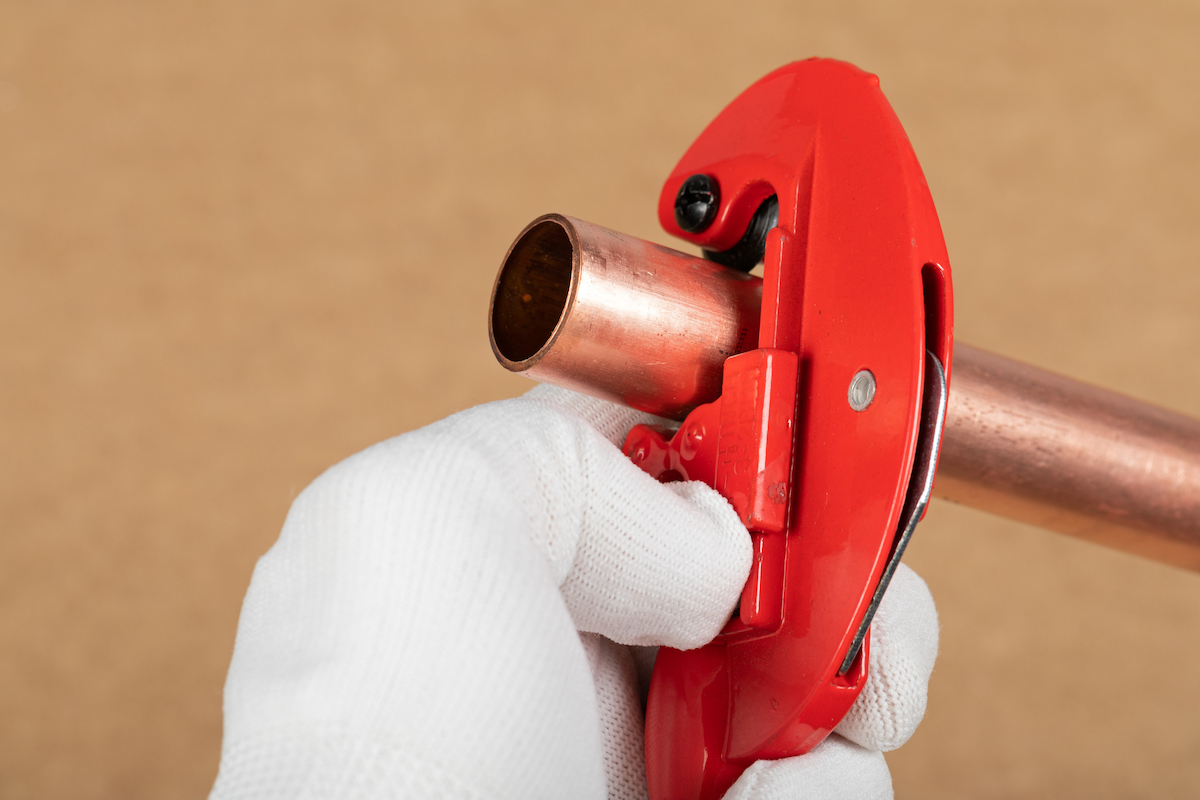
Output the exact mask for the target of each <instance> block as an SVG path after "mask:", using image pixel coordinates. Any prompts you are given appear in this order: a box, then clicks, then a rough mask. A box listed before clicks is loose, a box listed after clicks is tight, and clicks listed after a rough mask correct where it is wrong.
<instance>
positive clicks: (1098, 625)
mask: <svg viewBox="0 0 1200 800" xmlns="http://www.w3.org/2000/svg"><path fill="white" fill-rule="evenodd" d="M813 54H820V55H831V56H837V57H840V58H844V59H847V60H850V61H854V62H856V63H858V64H859V65H860V66H862V67H864V68H867V69H870V70H872V71H874V72H876V73H878V74H879V75H880V76H881V79H882V82H883V87H884V90H885V91H886V92H887V93H888V95H889V97H890V98H891V100H892V102H893V104H894V105H895V107H896V109H897V112H898V113H899V115H900V118H901V120H902V121H903V122H904V123H905V125H906V126H907V128H908V131H909V134H910V136H911V138H912V141H913V144H914V145H915V147H916V150H917V153H918V155H919V156H920V158H921V160H922V162H923V164H924V166H925V170H926V174H927V176H928V178H929V183H930V185H931V186H932V188H933V193H934V198H935V200H936V201H937V203H938V206H939V209H940V212H941V215H942V222H943V225H944V228H945V232H946V238H947V240H948V243H949V247H950V253H951V260H952V262H953V264H954V268H955V279H956V289H957V292H956V302H957V310H958V317H957V323H958V331H959V334H960V338H961V339H962V340H963V341H968V342H971V343H973V344H976V345H979V346H982V347H986V348H990V349H994V350H997V351H1000V352H1003V353H1006V354H1009V355H1012V356H1015V357H1018V358H1022V359H1026V360H1029V361H1031V362H1033V363H1035V364H1038V365H1042V366H1048V367H1053V368H1056V369H1059V370H1061V371H1064V372H1066V373H1068V374H1071V375H1074V376H1077V377H1082V378H1085V379H1089V380H1092V381H1095V382H1098V383H1101V384H1104V385H1108V386H1111V387H1114V388H1118V389H1121V390H1123V391H1126V392H1129V393H1131V394H1134V395H1137V396H1140V397H1145V398H1152V399H1156V400H1157V401H1159V402H1161V403H1162V404H1164V405H1167V406H1169V407H1172V408H1175V409H1179V410H1182V411H1184V412H1187V413H1190V414H1193V415H1200V369H1198V364H1197V353H1198V352H1200V270H1198V269H1197V257H1198V256H1200V225H1198V224H1197V223H1198V221H1200V213H1198V212H1200V7H1197V6H1196V4H1194V3H1187V2H1166V1H1165V0H1164V1H1161V2H1142V3H1123V4H1122V3H1067V2H1028V3H1019V2H1008V3H988V4H972V3H957V2H927V3H918V4H900V3H892V2H879V3H874V4H872V3H864V2H836V3H835V2H828V3H802V2H791V3H784V2H758V3H754V4H739V3H730V2H690V3H686V4H684V3H680V4H654V5H651V4H648V3H644V2H630V3H604V4H599V3H596V4H588V5H584V4H575V5H571V4H563V3H550V2H546V3H542V4H536V3H525V2H497V3H492V4H484V3H461V2H413V3H400V2H353V3H346V2H333V0H330V2H324V3H322V2H311V1H306V2H298V1H297V0H288V1H287V2H283V1H282V0H281V1H280V2H257V3H254V2H237V1H233V0H230V1H228V2H194V3H167V2H154V1H152V0H147V1H146V2H143V3H119V2H78V3H70V2H58V1H57V0H41V1H39V2H23V1H21V0H0V454H2V458H0V520H2V524H3V536H2V537H0V796H2V797H4V798H31V797H48V798H77V799H78V800H90V799H91V798H131V799H136V798H150V797H159V798H175V797H178V798H198V797H203V796H204V795H205V793H206V792H207V790H208V787H209V786H210V785H211V781H212V779H213V776H214V774H215V770H216V765H217V755H218V748H219V742H220V733H221V706H220V702H221V684H222V680H223V674H224V671H225V668H226V665H227V663H228V659H229V655H230V650H231V646H232V643H233V636H234V631H235V626H236V622H237V614H238V608H239V604H240V601H241V596H242V593H243V592H244V590H245V587H246V584H247V581H248V579H249V577H250V572H251V569H252V568H253V565H254V561H255V559H256V558H257V557H258V556H259V555H260V554H261V553H262V552H264V551H265V550H266V548H268V547H269V546H270V545H271V543H272V541H273V540H274V538H275V536H276V534H277V531H278V529H279V526H280V524H281V522H282V520H283V516H284V513H285V512H286V510H287V507H288V504H289V502H290V500H291V498H292V497H293V496H294V495H295V494H296V492H297V490H299V489H300V488H301V487H303V486H304V485H305V484H306V483H307V482H308V481H310V480H311V479H312V478H313V477H314V476H316V475H317V474H318V473H319V472H320V471H321V470H322V469H324V468H325V467H327V466H328V465H330V464H331V463H333V462H335V461H337V460H339V459H341V458H343V457H345V456H347V455H349V454H350V453H353V452H354V451H356V450H358V449H360V448H362V447H365V446H367V445H369V444H371V443H373V442H375V441H377V440H380V439H383V438H385V437H388V436H392V435H395V434H397V433H400V432H402V431H406V430H410V429H412V428H415V427H417V426H420V425H423V424H425V423H427V422H430V421H432V420H434V419H437V418H439V417H442V416H444V415H446V414H448V413H450V412H453V411H456V410H458V409H462V408H465V407H467V406H470V405H472V404H475V403H479V402H483V401H486V400H491V399H495V398H500V397H506V396H510V395H513V394H516V393H518V392H521V391H522V390H524V388H525V387H526V385H527V384H526V383H525V382H524V381H523V380H522V379H519V378H515V377H511V376H509V375H507V374H504V373H503V372H502V370H501V369H500V368H499V367H498V366H497V365H495V363H494V362H493V360H492V356H491V354H490V351H489V350H488V346H487V342H486V332H485V324H484V315H485V309H486V302H487V294H488V291H489V289H490V285H491V281H492V277H493V274H494V270H495V268H496V266H497V264H498V261H499V259H500V256H501V255H502V254H503V252H504V248H505V247H506V245H507V244H508V242H509V241H510V239H511V238H512V237H513V236H514V235H515V234H516V233H517V231H518V230H519V229H520V228H521V226H522V225H523V224H524V223H525V222H527V221H528V220H529V219H531V218H533V217H534V216H535V215H537V214H539V213H542V212H545V211H550V210H555V211H561V212H566V213H570V214H573V215H576V216H580V217H583V218H585V219H589V220H592V221H595V222H598V223H601V224H604V225H607V226H610V227H613V228H617V229H620V230H624V231H627V232H629V233H633V234H636V235H640V236H644V237H648V238H653V239H656V240H659V241H663V240H664V234H662V233H661V232H660V231H659V230H658V229H657V225H656V222H655V214H654V204H655V199H656V196H657V192H658V188H659V185H660V182H661V181H662V180H663V178H664V177H665V176H666V175H667V173H668V171H669V170H670V168H671V167H672V166H673V164H674V162H675V160H676V159H677V158H678V157H679V155H680V154H681V153H682V152H683V150H684V148H685V147H686V146H687V145H688V144H689V143H690V142H691V140H692V139H693V137H694V136H695V135H696V134H697V133H698V132H699V131H700V129H701V128H702V127H703V125H704V124H705V123H706V122H707V121H708V120H709V119H710V118H711V117H712V116H713V115H714V114H716V112H717V111H718V110H719V109H720V108H721V107H722V105H723V104H724V103H726V102H728V101H729V100H730V99H731V98H733V97H734V96H735V95H736V94H737V93H738V92H739V91H740V90H741V89H743V88H744V87H745V86H747V85H748V84H749V83H751V82H752V81H753V80H755V79H756V78H758V77H759V76H760V75H762V74H764V73H765V72H767V71H769V70H770V69H772V68H774V67H776V66H778V65H780V64H782V63H785V62H787V61H790V60H793V59H796V58H800V57H804V56H808V55H813ZM910 552H911V556H910V557H909V558H908V561H909V563H911V564H912V565H914V566H915V567H916V568H917V569H918V570H920V571H921V572H922V573H923V574H924V576H925V577H926V578H927V580H928V581H929V584H930V585H931V587H932V588H933V591H934V595H935V597H936V598H937V601H938V604H939V608H940V611H941V618H942V626H943V627H942V631H943V638H942V653H941V657H940V660H939V662H938V666H937V671H936V672H935V674H934V680H933V684H932V690H931V698H930V706H929V714H928V717H927V719H926V722H925V724H924V725H923V726H922V728H921V730H920V731H919V732H918V733H917V735H916V737H915V738H914V739H913V740H912V742H911V743H910V744H909V745H908V746H906V747H905V748H904V749H902V750H900V751H899V752H897V753H895V754H893V755H891V756H889V763H890V764H891V765H892V769H893V773H894V776H895V784H896V790H897V794H898V796H899V797H902V798H903V797H928V798H950V797H980V798H990V797H1012V796H1021V797H1131V796H1150V795H1154V796H1157V797H1188V796H1196V794H1197V793H1200V576H1197V575H1193V574H1189V573H1183V572H1180V571H1177V570H1174V569H1171V568H1167V567H1162V566H1158V565H1155V564H1151V563H1148V562H1143V561H1139V560H1137V559H1134V558H1132V557H1127V556H1124V555H1120V554H1116V553H1110V552H1106V551H1102V550H1100V549H1098V548H1096V547H1093V546H1090V545H1087V544H1082V543H1077V542H1074V541H1069V540H1067V539H1064V538H1062V537H1059V536H1057V535H1054V534H1049V533H1045V532H1041V531H1037V530H1033V529H1029V528H1025V527H1022V526H1019V525H1016V524H1010V523H1007V522H1004V521H1001V520H998V519H995V518H990V517H988V516H985V515H983V514H979V513H976V512H973V511H970V510H966V509H962V508H956V507H952V506H948V505H945V504H937V505H935V506H934V508H933V509H932V511H931V513H930V514H929V517H928V520H927V522H926V523H925V524H924V525H923V526H922V528H921V529H920V530H919V531H918V533H917V536H916V540H915V543H914V545H913V547H912V549H911V551H910Z"/></svg>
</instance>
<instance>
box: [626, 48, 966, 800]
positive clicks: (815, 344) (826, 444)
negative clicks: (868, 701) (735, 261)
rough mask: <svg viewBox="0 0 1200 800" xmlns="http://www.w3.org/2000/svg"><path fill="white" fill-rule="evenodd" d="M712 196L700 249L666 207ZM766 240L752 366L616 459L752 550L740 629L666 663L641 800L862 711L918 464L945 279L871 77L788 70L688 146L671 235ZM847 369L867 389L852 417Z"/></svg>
mask: <svg viewBox="0 0 1200 800" xmlns="http://www.w3.org/2000/svg"><path fill="white" fill-rule="evenodd" d="M697 173H703V174H707V175H709V176H712V177H714V178H715V179H716V180H717V182H718V184H719V187H720V192H721V201H720V209H719V211H718V214H717V216H716V219H715V220H714V221H713V223H712V225H711V226H710V227H709V228H708V229H707V230H705V231H704V232H703V233H701V234H687V233H684V232H683V231H682V230H680V229H679V228H678V227H677V225H676V223H675V216H674V203H675V196H676V193H677V192H678V190H679V187H680V185H681V184H682V182H683V181H684V180H685V179H686V178H687V177H689V176H690V175H694V174H697ZM772 194H774V195H777V196H778V198H779V224H778V226H777V227H776V228H775V229H774V230H772V231H771V232H770V234H768V237H767V248H766V256H765V260H764V292H763V304H762V320H761V327H760V331H761V333H760V340H759V349H757V350H752V351H750V352H747V353H743V354H741V355H737V356H734V357H732V358H730V359H728V360H727V361H726V364H725V372H724V382H723V390H722V395H721V397H720V399H718V400H717V401H716V402H714V403H711V404H708V405H705V406H701V407H699V408H697V409H696V410H695V411H694V412H692V414H691V415H689V416H688V417H687V419H686V420H684V422H683V425H682V427H681V428H680V430H679V432H678V433H677V434H675V435H674V436H673V437H669V435H668V433H667V432H665V431H661V430H654V429H650V428H647V427H644V426H639V427H638V428H635V429H634V430H633V431H632V432H631V433H630V435H629V438H628V440H627V441H626V443H625V452H626V454H628V455H629V456H630V457H631V458H633V459H634V461H635V462H636V463H638V464H639V465H640V466H642V467H643V469H645V470H646V471H647V472H649V473H650V474H652V475H654V476H655V477H658V478H659V479H660V480H678V479H690V480H703V481H705V482H707V483H708V484H709V485H711V486H713V487H715V488H716V489H717V490H718V491H720V492H721V493H722V494H723V495H724V496H725V497H726V498H728V499H729V500H730V502H731V503H732V504H733V506H734V508H735V509H736V510H737V512H738V514H739V515H740V516H741V518H742V520H743V521H744V522H745V523H746V526H747V527H748V528H749V529H750V531H751V534H752V537H753V542H754V554H755V559H754V564H753V568H752V571H751V575H750V580H749V582H748V583H747V585H746V588H745V591H744V593H743V595H742V600H741V605H740V607H739V610H738V613H737V615H736V616H735V617H734V618H733V619H732V620H731V621H730V623H729V624H728V625H727V627H726V628H725V630H724V631H723V632H722V633H721V634H720V635H719V636H718V637H717V639H716V640H714V641H713V642H712V643H710V644H708V645H706V646H705V647H702V648H700V649H698V650H690V651H678V650H672V649H669V648H662V649H661V650H660V651H659V655H658V660H657V662H656V664H655V668H654V675H653V678H652V681H651V687H650V696H649V700H648V707H647V711H646V770H647V777H648V780H649V788H650V794H651V797H652V798H654V800H668V799H669V798H670V799H674V798H681V799H682V798H687V799H688V800H694V799H695V798H717V797H720V796H721V795H722V794H723V793H724V792H725V790H726V789H727V788H728V787H729V786H730V785H731V784H732V783H733V781H734V780H736V778H737V777H738V776H739V775H740V774H741V772H742V771H743V770H744V769H745V768H746V767H747V766H749V765H750V764H751V763H753V762H754V761H755V760H757V759H761V758H781V757H786V756H791V755H799V754H802V753H806V752H808V751H809V750H810V749H812V748H813V747H815V746H816V745H817V744H818V743H820V742H821V741H822V740H823V739H824V738H825V737H826V736H827V735H828V734H829V733H830V731H831V730H832V729H833V728H834V726H836V725H837V723H838V722H839V721H840V720H841V718H842V717H843V716H844V715H845V713H846V712H847V711H848V710H849V708H850V706H851V705H852V704H853V702H854V700H855V698H856V697H857V696H858V694H859V692H860V691H861V690H862V687H863V684H864V682H865V680H866V675H867V663H868V644H867V642H864V644H863V647H862V649H861V650H860V652H859V655H858V656H857V657H856V658H855V660H854V661H853V663H852V665H851V666H850V668H849V669H848V670H846V671H845V672H844V673H842V674H839V669H840V667H841V666H842V661H843V659H844V658H845V657H846V655H847V652H848V650H849V648H850V647H851V642H852V640H853V638H854V635H855V633H856V631H857V630H858V627H859V625H860V623H861V622H862V620H863V618H864V615H865V614H866V612H867V609H868V606H869V604H870V601H871V596H872V593H873V591H874V589H875V586H876V584H877V583H878V582H879V579H880V576H881V574H882V572H883V570H884V567H885V564H886V561H887V559H888V556H889V553H890V549H891V546H892V541H893V538H894V537H895V535H896V531H897V527H898V524H899V519H900V515H901V509H902V505H903V503H904V500H905V493H906V489H907V487H908V482H909V476H910V472H911V471H912V465H913V458H914V450H915V448H916V445H917V438H918V427H919V413H920V408H921V394H922V386H923V370H924V369H925V361H924V355H925V351H926V349H929V350H930V351H931V352H932V353H933V354H934V355H936V356H937V357H938V359H939V360H940V361H941V363H942V364H944V365H947V367H948V366H949V364H950V355H951V352H950V351H951V336H952V330H951V320H952V315H951V291H950V269H949V263H948V261H947V257H946V249H945V243H944V241H943V239H942V233H941V227H940V225H939V223H938V219H937V214H936V212H935V210H934V206H933V201H932V199H931V197H930V194H929V190H928V187H927V185H926V183H925V179H924V176H923V175H922V173H921V168H920V166H919V164H918V163H917V159H916V156H915V155H914V154H913V151H912V148H911V146H910V144H909V142H908V138H907V136H906V135H905V133H904V130H903V128H902V127H901V126H900V122H899V121H898V120H897V118H896V116H895V113H894V112H893V111H892V109H891V106H890V105H889V104H888V102H887V100H886V99H885V98H884V96H883V93H882V92H881V91H880V89H879V81H878V79H877V78H876V77H875V76H874V75H870V74H868V73H865V72H862V71H861V70H859V69H857V68H856V67H854V66H852V65H850V64H846V63H843V62H838V61H831V60H825V59H810V60H808V61H802V62H797V63H794V64H790V65H788V66H785V67H783V68H781V69H779V70H776V71H775V72H773V73H771V74H770V75H768V76H766V77H765V78H763V79H762V80H760V81H759V82H758V83H756V84H754V85H753V86H751V87H750V88H749V89H748V90H746V91H745V92H744V93H743V94H742V95H741V96H739V97H738V98H737V99H736V100H734V101H733V102H732V103H731V104H730V105H729V106H728V107H727V108H726V109H725V110H724V111H722V112H721V114H720V115H719V116H718V117H717V118H716V119H715V120H714V121H713V122H712V123H711V124H710V125H709V126H708V128H707V129H706V130H705V131H704V133H703V134H701V136H700V138H699V139H697V141H696V142H695V143H694V144H693V145H692V147H691V148H690V149H689V150H688V151H687V153H686V154H685V155H684V156H683V158H682V159H681V160H680V162H679V164H678V165H677V166H676V167H675V170H674V172H672V173H671V176H670V177H669V178H668V179H667V181H666V184H665V186H664V187H663V191H662V195H661V198H660V202H659V219H660V221H661V222H662V224H663V226H664V227H665V228H666V230H667V231H668V232H670V233H672V234H674V235H676V236H680V237H681V238H684V239H686V240H688V241H690V242H693V243H694V244H697V245H700V246H701V247H704V248H706V249H709V250H717V251H719V250H724V249H727V248H729V247H732V246H733V245H734V244H735V243H736V242H737V241H738V240H739V238H740V237H741V236H742V234H743V232H744V231H745V230H746V227H747V225H748V223H749V222H750V219H751V217H752V216H753V214H754V212H755V210H756V209H757V208H758V207H759V205H760V203H761V202H762V201H763V200H765V199H766V198H768V197H769V196H771V195H772ZM860 370H870V371H871V373H872V374H873V375H874V377H875V381H876V385H877V390H876V394H875V396H874V399H873V401H872V402H871V403H870V405H869V406H868V407H867V408H865V409H864V410H861V411H855V410H854V408H852V407H851V405H850V403H849V401H848V398H847V392H848V390H849V386H850V383H851V380H852V379H853V377H854V376H855V374H856V373H857V372H859V371H860Z"/></svg>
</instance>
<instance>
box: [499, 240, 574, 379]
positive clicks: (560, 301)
mask: <svg viewBox="0 0 1200 800" xmlns="http://www.w3.org/2000/svg"><path fill="white" fill-rule="evenodd" d="M574 255H575V250H574V247H573V246H572V244H571V237H570V236H569V235H568V233H567V230H566V228H565V227H564V226H563V225H562V223H560V222H558V221H556V220H552V219H548V220H544V221H542V222H539V223H537V224H536V225H534V226H533V227H531V228H530V229H529V230H527V231H526V232H525V233H524V234H523V235H522V236H521V238H520V239H518V240H517V241H516V242H515V243H513V246H512V249H511V250H509V253H508V257H507V258H505V260H504V265H503V266H502V267H501V268H500V276H499V277H498V278H497V279H496V291H495V292H494V294H493V299H492V319H491V328H492V341H493V342H494V344H495V346H496V351H497V353H498V354H499V355H501V356H503V357H504V358H506V359H508V360H509V361H525V360H526V359H528V358H532V357H533V356H534V355H536V354H537V352H538V351H539V350H541V349H542V347H544V346H545V345H546V343H547V342H549V341H550V338H551V337H552V336H553V334H554V329H555V328H556V327H557V326H558V321H559V320H560V319H561V318H562V316H563V313H564V312H565V311H566V307H567V302H568V300H569V298H570V294H571V273H572V272H573V266H574Z"/></svg>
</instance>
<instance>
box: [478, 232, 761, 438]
mask: <svg viewBox="0 0 1200 800" xmlns="http://www.w3.org/2000/svg"><path fill="white" fill-rule="evenodd" d="M761 306H762V281H761V280H760V279H759V278H754V277H751V276H749V275H744V274H742V273H740V272H736V271H734V270H731V269H728V268H727V267H723V266H721V265H719V264H714V263H713V262H711V261H705V260H704V259H702V258H696V257H695V256H689V255H687V254H686V253H680V252H679V251H677V250H671V249H670V248H667V247H662V246H660V245H656V244H652V243H650V242H646V241H643V240H641V239H636V238H634V237H632V236H625V235H624V234H620V233H617V232H616V231H610V230H608V229H607V228H602V227H600V226H599V225H592V224H591V223H588V222H584V221H582V220H578V219H572V218H571V217H564V216H562V215H559V214H547V215H546V216H544V217H539V218H538V219H535V220H534V221H533V222H531V223H530V224H529V226H528V227H526V228H525V230H524V231H522V232H521V235H520V236H518V237H517V240H516V241H515V242H513V244H512V246H511V247H510V248H509V250H508V253H507V255H505V257H504V262H503V265H502V266H501V268H500V273H499V274H498V275H497V276H496V284H495V286H494V288H493V289H492V303H491V308H490V309H489V312H488V323H489V324H488V334H489V337H490V339H491V343H492V351H493V352H494V353H495V354H496V358H497V359H499V361H500V363H501V364H503V365H504V367H505V368H506V369H509V370H511V371H513V372H523V373H524V374H526V375H527V376H529V377H530V378H534V379H536V380H539V381H546V382H548V383H554V384H557V385H559V386H565V387H567V388H569V389H575V390H577V391H581V392H584V393H586V394H591V395H595V396H597V397H602V398H605V399H607V400H614V401H616V402H620V403H624V404H625V405H628V406H631V407H633V408H637V409H640V410H642V411H649V412H650V413H652V414H659V415H660V416H664V417H674V418H677V419H682V418H683V417H684V416H686V415H687V413H688V412H689V411H691V410H692V409H693V408H695V407H696V406H698V405H700V404H701V403H708V402H711V401H713V400H715V399H717V397H718V396H719V395H720V394H721V372H722V367H723V365H724V363H725V359H726V358H728V357H729V356H731V355H735V354H737V353H740V352H742V351H744V350H748V349H751V348H753V347H756V346H757V344H758V317H759V311H760V309H761Z"/></svg>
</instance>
